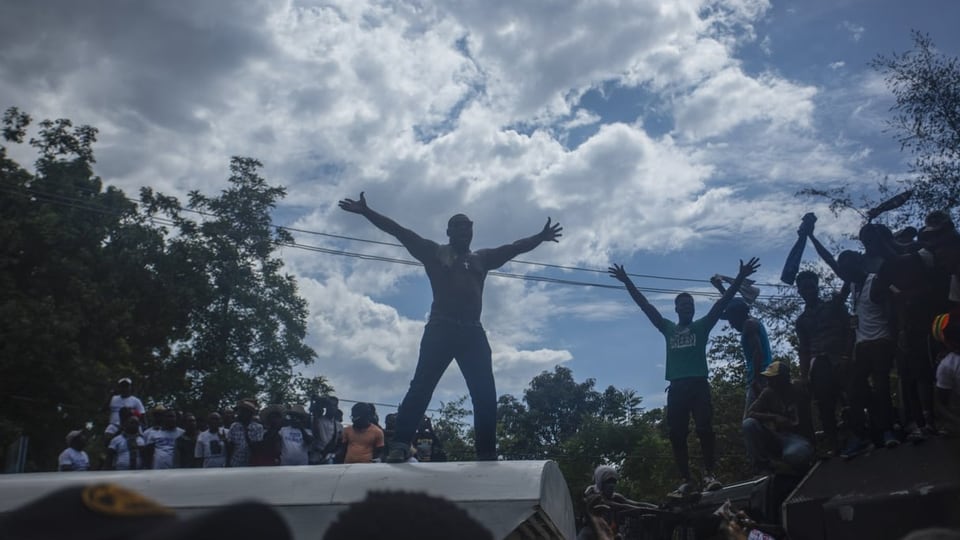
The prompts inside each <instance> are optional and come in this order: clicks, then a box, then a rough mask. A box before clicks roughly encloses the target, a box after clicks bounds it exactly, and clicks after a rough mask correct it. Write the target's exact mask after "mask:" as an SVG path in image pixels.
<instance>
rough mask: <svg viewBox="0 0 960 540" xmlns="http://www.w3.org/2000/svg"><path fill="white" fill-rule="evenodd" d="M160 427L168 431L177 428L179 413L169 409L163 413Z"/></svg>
mask: <svg viewBox="0 0 960 540" xmlns="http://www.w3.org/2000/svg"><path fill="white" fill-rule="evenodd" d="M160 427H161V428H163V429H165V430H168V431H169V430H171V429H173V428H175V427H177V411H175V410H173V409H167V410H165V411H163V412H161V413H160Z"/></svg>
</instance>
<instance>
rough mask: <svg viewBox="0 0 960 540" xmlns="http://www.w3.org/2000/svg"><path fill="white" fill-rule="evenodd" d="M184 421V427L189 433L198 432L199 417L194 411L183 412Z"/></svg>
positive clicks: (182, 420) (182, 419)
mask: <svg viewBox="0 0 960 540" xmlns="http://www.w3.org/2000/svg"><path fill="white" fill-rule="evenodd" d="M181 422H182V423H183V429H184V431H186V432H187V433H191V434H192V433H196V432H197V417H196V416H195V415H194V414H193V413H183V417H182V418H181Z"/></svg>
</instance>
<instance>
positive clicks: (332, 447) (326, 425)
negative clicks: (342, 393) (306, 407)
mask: <svg viewBox="0 0 960 540" xmlns="http://www.w3.org/2000/svg"><path fill="white" fill-rule="evenodd" d="M339 404H340V401H339V400H338V399H337V398H336V397H334V396H322V397H320V398H317V399H315V400H314V403H313V404H311V405H310V412H312V413H313V445H312V451H311V455H310V464H311V465H329V464H331V463H333V462H334V458H335V457H336V455H337V449H338V447H339V446H340V442H341V440H342V439H343V424H341V423H340V422H339V421H338V420H337V411H338V408H337V407H338V406H339Z"/></svg>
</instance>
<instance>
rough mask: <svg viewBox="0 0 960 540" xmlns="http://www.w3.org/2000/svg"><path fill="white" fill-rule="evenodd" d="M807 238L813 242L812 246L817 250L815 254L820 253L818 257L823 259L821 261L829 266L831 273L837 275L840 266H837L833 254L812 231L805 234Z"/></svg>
mask: <svg viewBox="0 0 960 540" xmlns="http://www.w3.org/2000/svg"><path fill="white" fill-rule="evenodd" d="M807 238H809V239H810V242H812V243H813V248H814V249H815V250H817V255H820V258H821V259H823V262H825V263H827V266H829V267H830V269H831V270H833V273H834V274H836V275H837V276H839V275H840V271H839V268H840V267H839V266H837V260H836V259H834V258H833V254H832V253H830V250H829V249H827V248H825V247H824V246H823V244H821V243H820V241H819V240H817V238H816V237H815V236H813V232H810V233H809V234H807Z"/></svg>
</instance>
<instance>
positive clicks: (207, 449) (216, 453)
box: [193, 428, 227, 469]
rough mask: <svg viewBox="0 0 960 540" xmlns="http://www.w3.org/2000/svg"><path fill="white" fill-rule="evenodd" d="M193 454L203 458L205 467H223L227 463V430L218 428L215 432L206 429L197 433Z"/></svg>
mask: <svg viewBox="0 0 960 540" xmlns="http://www.w3.org/2000/svg"><path fill="white" fill-rule="evenodd" d="M193 456H194V457H196V458H200V459H203V467H204V468H205V469H207V468H212V467H225V466H226V465H227V430H225V429H223V428H220V430H219V431H218V432H217V433H210V430H209V429H208V430H206V431H204V432H202V433H200V434H199V435H197V445H196V449H195V450H194V453H193Z"/></svg>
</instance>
